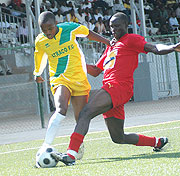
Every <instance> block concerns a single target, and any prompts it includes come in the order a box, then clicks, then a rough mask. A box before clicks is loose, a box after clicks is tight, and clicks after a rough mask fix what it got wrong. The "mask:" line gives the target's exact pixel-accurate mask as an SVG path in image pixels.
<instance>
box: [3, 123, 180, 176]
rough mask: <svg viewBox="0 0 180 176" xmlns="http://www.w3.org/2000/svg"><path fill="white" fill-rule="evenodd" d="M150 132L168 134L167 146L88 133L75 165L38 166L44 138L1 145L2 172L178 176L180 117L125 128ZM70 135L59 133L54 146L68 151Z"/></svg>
mask: <svg viewBox="0 0 180 176" xmlns="http://www.w3.org/2000/svg"><path fill="white" fill-rule="evenodd" d="M125 132H127V133H129V132H135V133H139V134H144V135H148V136H156V137H161V136H166V137H168V138H169V143H168V144H167V147H165V148H164V150H163V151H161V152H153V151H152V148H151V147H137V146H134V145H118V144H114V143H113V142H112V141H111V139H110V137H109V134H108V132H107V131H105V132H97V133H89V134H88V135H87V136H86V137H85V141H84V144H85V154H84V157H83V159H82V160H81V161H77V162H76V165H74V166H65V165H64V164H63V163H61V162H59V163H58V165H57V166H56V167H54V168H39V169H37V168H35V167H34V166H35V155H36V152H37V150H38V148H39V147H40V146H41V144H42V142H43V140H36V141H31V142H24V143H16V144H10V145H1V146H0V158H1V161H0V176H81V175H83V176H106V175H107V176H109V175H111V176H149V175H151V176H162V175H163V176H178V175H180V140H179V139H180V121H176V122H169V123H163V124H156V125H148V126H140V127H132V128H126V129H125ZM68 142H69V136H67V137H58V138H56V139H55V141H54V143H53V146H54V147H55V148H56V149H57V150H58V151H60V152H65V151H66V148H67V146H68Z"/></svg>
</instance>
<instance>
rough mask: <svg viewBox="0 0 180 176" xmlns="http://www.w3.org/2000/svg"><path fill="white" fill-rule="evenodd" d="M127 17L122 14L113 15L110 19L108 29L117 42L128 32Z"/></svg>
mask: <svg viewBox="0 0 180 176" xmlns="http://www.w3.org/2000/svg"><path fill="white" fill-rule="evenodd" d="M128 23H129V20H128V17H127V15H126V14H124V13H122V12H118V13H116V14H114V15H113V16H112V17H111V19H110V22H109V24H110V29H111V32H112V34H113V36H114V37H115V38H116V40H119V39H120V38H121V37H122V36H123V35H125V34H126V33H127V31H128Z"/></svg>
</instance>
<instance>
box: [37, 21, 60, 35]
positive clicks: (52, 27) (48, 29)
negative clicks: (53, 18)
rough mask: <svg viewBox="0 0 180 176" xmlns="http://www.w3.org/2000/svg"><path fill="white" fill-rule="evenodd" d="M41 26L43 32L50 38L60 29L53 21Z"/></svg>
mask: <svg viewBox="0 0 180 176" xmlns="http://www.w3.org/2000/svg"><path fill="white" fill-rule="evenodd" d="M40 27H41V30H42V32H43V33H44V34H45V35H46V37H47V38H48V39H52V38H53V37H54V36H55V35H56V33H57V31H58V28H57V26H56V24H55V23H52V22H47V23H44V24H41V26H40Z"/></svg>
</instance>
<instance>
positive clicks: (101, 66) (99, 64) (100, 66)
mask: <svg viewBox="0 0 180 176" xmlns="http://www.w3.org/2000/svg"><path fill="white" fill-rule="evenodd" d="M108 49H109V46H107V48H106V50H105V51H104V53H103V55H102V56H101V57H100V59H99V60H98V61H97V63H96V67H98V68H100V69H101V70H104V68H103V63H104V60H105V58H106V57H107V51H108Z"/></svg>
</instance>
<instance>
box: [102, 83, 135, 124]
mask: <svg viewBox="0 0 180 176" xmlns="http://www.w3.org/2000/svg"><path fill="white" fill-rule="evenodd" d="M102 88H103V89H104V90H106V91H107V92H108V93H109V94H110V96H111V99H112V103H113V108H112V109H110V110H109V111H107V112H106V113H104V114H103V117H104V118H108V117H115V118H118V119H122V120H124V119H125V115H124V104H125V103H127V102H128V101H129V100H130V99H131V97H132V96H133V89H132V86H131V85H128V84H127V83H117V82H112V83H106V84H104V85H103V86H102Z"/></svg>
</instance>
